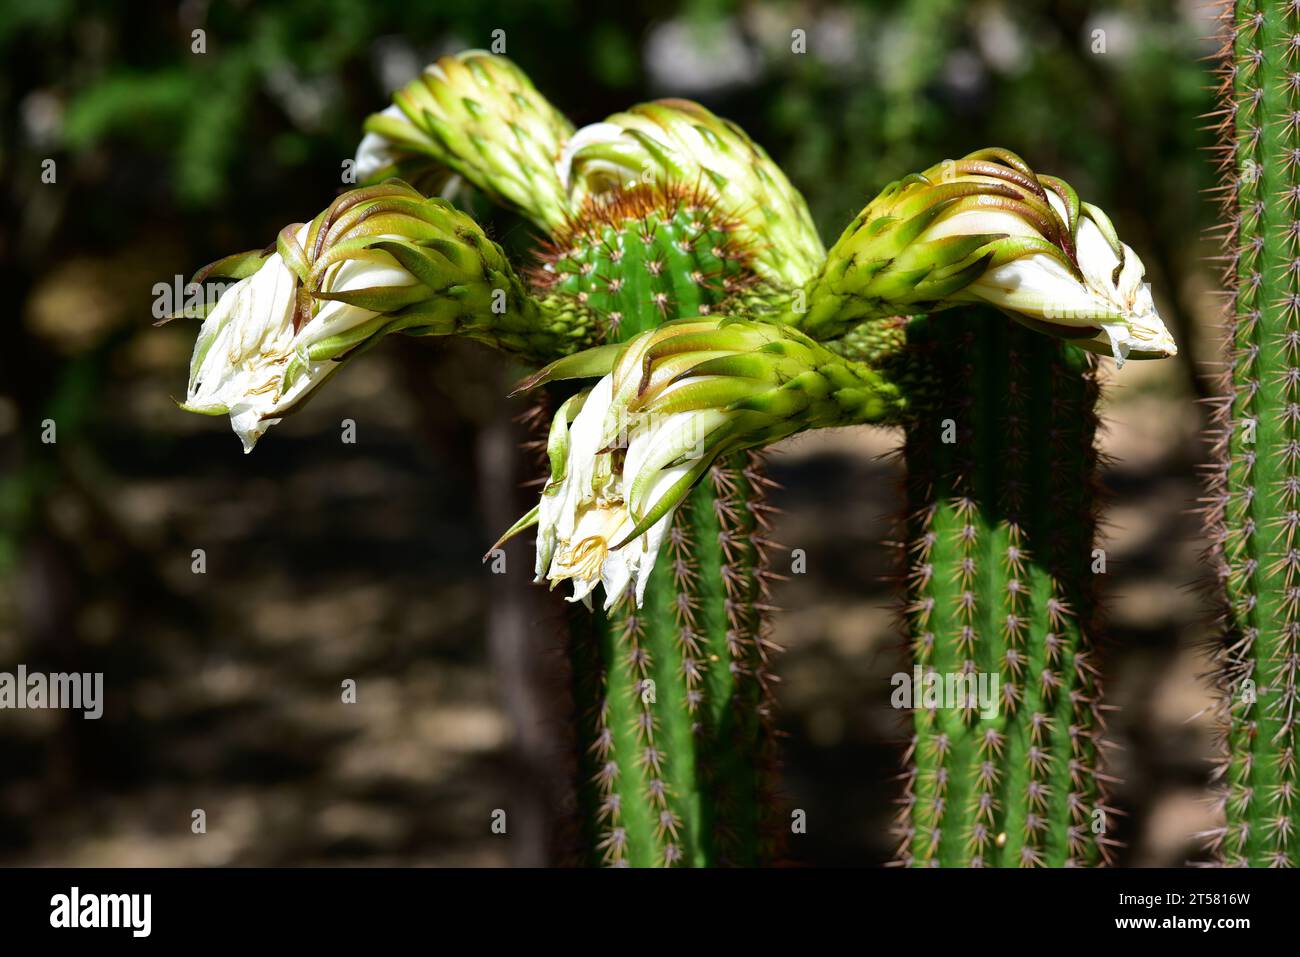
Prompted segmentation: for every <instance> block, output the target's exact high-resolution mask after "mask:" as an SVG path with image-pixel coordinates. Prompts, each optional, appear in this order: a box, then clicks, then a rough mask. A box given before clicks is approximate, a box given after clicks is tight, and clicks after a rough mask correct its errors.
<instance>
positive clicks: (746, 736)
mask: <svg viewBox="0 0 1300 957" xmlns="http://www.w3.org/2000/svg"><path fill="white" fill-rule="evenodd" d="M356 166H357V169H358V171H359V172H360V173H361V174H362V177H363V178H366V177H369V178H371V179H372V180H382V179H384V178H385V177H387V176H391V175H392V174H393V173H395V172H400V173H401V174H402V175H403V176H406V177H408V178H410V179H411V181H412V182H414V183H416V184H419V185H420V186H421V187H422V188H423V189H425V190H431V189H439V190H443V189H448V188H452V187H453V186H454V185H455V184H456V183H458V182H463V183H468V184H469V185H471V186H473V187H475V188H477V189H478V190H479V191H480V192H481V193H483V194H484V195H486V196H488V197H489V198H492V199H495V200H496V201H498V202H500V203H502V204H504V205H507V206H509V207H510V208H512V209H514V210H516V211H517V212H519V213H521V214H522V215H524V216H526V217H528V218H529V219H531V220H532V221H533V223H534V224H535V225H536V226H537V227H538V228H539V230H541V231H542V233H544V234H545V236H546V239H545V241H544V242H543V243H542V245H541V248H540V252H539V254H538V262H537V264H536V266H535V267H534V268H532V269H531V270H528V271H525V273H524V277H525V279H526V280H527V285H525V281H524V279H520V278H519V276H517V275H516V273H515V271H514V269H513V267H512V266H511V265H510V264H509V263H508V262H507V261H506V260H505V257H504V254H503V253H502V251H501V250H500V248H499V247H497V246H496V245H495V244H493V243H491V241H490V240H488V239H487V237H486V236H485V235H483V233H482V231H481V230H480V229H479V228H478V227H477V226H476V225H475V224H474V223H473V222H472V221H471V220H469V219H468V217H466V216H465V215H464V214H462V213H460V212H458V211H456V210H455V209H453V208H452V207H451V206H449V205H448V204H447V203H446V202H445V201H443V200H440V199H425V198H424V197H423V195H422V194H421V193H420V192H418V191H417V190H415V189H414V188H412V187H411V186H407V185H405V184H404V183H400V182H398V181H393V180H388V181H386V182H384V183H375V182H371V183H370V184H369V185H367V186H365V187H363V188H362V189H359V190H357V191H355V192H353V193H350V194H345V195H344V196H343V197H340V199H338V200H336V201H335V203H333V204H331V206H330V207H329V208H328V209H327V210H326V211H325V212H324V213H322V214H321V215H320V216H318V217H317V218H316V219H315V220H313V222H312V223H311V224H310V225H300V226H295V227H290V228H288V229H286V230H285V231H284V232H283V233H282V234H281V238H280V242H279V243H278V245H277V251H276V252H275V253H274V254H272V253H271V252H270V251H269V250H268V251H265V252H260V253H249V254H244V255H241V256H236V257H231V258H230V259H228V260H223V261H222V262H220V263H218V264H216V265H215V266H214V267H212V272H213V273H214V274H221V275H228V276H231V277H232V278H237V279H239V280H240V283H239V284H238V285H237V286H236V287H235V288H234V289H233V290H231V291H230V292H228V293H227V294H226V295H225V296H223V297H222V298H221V299H220V300H219V301H218V302H217V303H216V304H215V305H214V307H213V309H212V311H211V314H210V315H209V316H208V318H207V320H206V321H205V325H204V328H203V331H202V332H201V333H200V338H199V344H198V346H197V347H196V353H195V359H194V362H193V364H192V370H193V371H192V375H191V388H190V397H189V399H188V400H187V407H188V408H191V409H193V410H195V411H203V412H209V413H217V412H222V413H225V412H228V413H229V414H230V415H231V418H232V422H233V423H234V425H235V428H236V431H237V432H239V434H240V435H241V437H243V438H244V440H245V443H246V447H249V448H251V446H252V444H253V442H255V441H256V440H257V438H258V437H259V436H260V435H261V434H262V433H263V432H264V431H265V429H266V427H267V426H268V425H269V424H272V423H273V422H274V421H276V420H277V418H278V416H280V415H282V414H284V413H287V412H288V411H291V410H292V409H293V408H295V407H296V406H297V405H298V404H300V402H301V400H302V399H303V398H304V397H305V395H306V394H307V392H308V390H310V389H312V388H314V386H315V385H317V384H319V382H321V381H323V380H324V379H325V378H326V377H328V376H329V375H330V374H332V373H333V372H334V371H335V370H336V369H337V368H338V367H339V366H340V365H341V364H342V363H343V362H345V361H348V360H350V359H351V358H352V357H353V356H355V355H357V354H359V353H360V352H361V351H363V350H364V349H365V348H368V347H369V346H370V345H372V344H374V343H375V342H376V341H378V339H379V338H380V337H381V336H384V335H386V334H388V333H390V332H397V331H400V332H403V333H405V334H408V335H453V334H454V335H462V336H468V337H471V338H475V339H477V340H479V341H482V342H485V343H487V344H489V345H492V346H495V347H497V348H499V349H501V350H503V351H505V352H508V353H511V354H513V355H514V356H515V357H516V358H518V359H521V360H523V361H524V362H526V363H528V364H532V365H539V364H543V363H545V365H544V366H543V368H542V369H541V370H540V371H539V372H537V373H535V374H533V375H531V376H529V377H528V378H527V379H526V380H525V382H524V386H527V387H530V388H531V387H537V386H539V385H544V386H545V387H546V388H547V389H548V391H549V392H550V393H551V397H552V398H553V399H555V400H557V401H558V406H557V407H556V411H555V413H554V419H553V421H552V423H551V426H550V430H549V434H548V438H547V441H546V443H545V445H546V449H547V453H548V459H549V464H550V477H549V481H547V482H546V483H545V486H544V488H543V491H542V494H541V499H540V501H539V503H538V505H537V507H535V508H534V509H532V510H531V511H530V512H529V513H528V514H527V515H525V516H524V518H522V519H521V520H520V521H519V522H518V523H516V525H515V526H514V527H513V528H512V529H510V530H509V531H508V532H507V534H506V537H509V535H512V534H515V533H518V532H520V531H522V530H524V529H527V528H530V527H531V526H533V525H537V526H538V530H539V534H538V537H537V578H538V581H539V582H545V581H549V582H550V583H551V584H552V586H554V585H555V584H557V583H560V582H562V581H567V582H568V583H570V584H571V585H572V587H573V594H572V596H571V600H573V601H577V600H581V601H583V602H584V604H586V605H587V609H583V608H581V607H578V608H575V610H574V611H575V614H574V617H573V622H572V626H571V628H570V630H569V657H570V661H571V663H572V671H573V692H574V698H575V703H576V708H577V713H576V716H575V717H576V724H577V728H578V732H579V733H578V739H579V742H578V748H579V753H578V765H579V775H578V780H577V781H576V791H577V798H578V801H577V804H578V808H579V823H580V830H581V832H582V834H583V838H584V839H583V842H582V845H581V847H580V848H579V853H578V856H579V857H580V858H581V859H582V860H583V861H585V862H588V863H593V864H596V863H601V864H609V865H635V866H673V865H690V866H708V865H714V864H740V865H749V864H756V863H761V862H765V861H771V860H774V859H776V858H778V857H779V856H780V854H781V853H782V850H781V847H782V841H781V834H782V832H783V831H784V827H783V826H782V820H781V818H782V815H781V814H780V811H779V802H778V801H777V799H776V796H775V793H774V789H775V780H774V774H773V772H774V769H775V765H776V758H777V754H776V747H775V740H774V739H775V731H774V725H773V714H772V702H771V687H772V682H773V681H774V676H773V674H772V665H771V655H772V652H773V651H774V648H773V646H772V643H771V639H770V637H769V623H768V615H769V613H770V611H771V610H772V609H771V601H770V586H771V582H772V580H773V578H774V577H776V576H774V575H773V573H772V572H771V570H770V569H769V568H768V566H767V559H768V556H769V554H770V550H771V548H772V547H773V545H772V543H771V541H770V539H769V534H768V533H769V526H770V513H771V507H770V506H769V505H768V504H767V502H766V501H765V492H766V489H767V487H768V485H769V482H768V480H767V479H765V478H764V477H763V474H762V469H761V467H760V465H759V464H758V461H757V457H756V455H755V452H754V450H756V449H759V448H761V447H762V446H765V445H767V444H769V443H771V442H774V441H777V440H779V439H781V438H784V437H786V436H788V435H791V434H794V433H796V432H798V431H802V430H805V429H812V428H824V427H833V426H841V425H857V424H868V423H870V424H879V423H901V422H906V423H907V424H908V429H909V433H908V434H909V437H908V444H907V451H906V454H907V458H908V464H909V468H910V470H911V474H912V482H911V491H910V498H911V506H912V510H913V517H912V519H911V525H912V528H911V532H912V535H913V537H914V542H913V546H912V551H911V555H912V560H913V562H914V568H913V570H912V573H911V575H910V578H909V582H910V583H909V589H910V605H909V609H910V611H909V617H910V619H911V622H912V625H913V633H914V638H913V643H914V647H915V650H916V655H917V661H918V665H919V666H920V667H922V668H924V669H927V670H935V671H940V672H950V673H957V672H961V671H964V670H969V669H971V668H974V669H976V670H980V671H987V672H991V673H995V674H997V675H998V676H999V677H1000V678H1001V679H1002V684H1001V688H1000V690H1001V692H1002V695H1003V696H1002V698H1001V699H1000V700H999V708H998V710H997V714H996V715H994V716H992V717H988V716H985V717H978V716H976V715H973V714H971V713H970V712H969V710H962V709H957V710H954V711H951V712H947V711H945V712H939V711H937V710H929V711H925V710H923V711H920V712H918V714H917V727H916V739H917V740H916V743H915V746H914V748H913V749H912V755H913V760H914V764H913V770H912V772H911V773H910V775H909V777H908V782H909V784H908V792H907V799H906V807H905V821H904V828H903V829H904V832H905V835H906V841H905V846H904V848H903V850H902V854H901V856H902V858H903V859H906V860H915V861H918V862H927V863H932V864H940V863H941V864H963V863H986V864H995V865H996V864H1012V863H1015V864H1064V863H1091V862H1093V861H1094V860H1096V859H1097V857H1098V856H1100V852H1101V851H1102V850H1104V841H1103V840H1100V839H1094V837H1093V836H1092V833H1091V831H1090V829H1089V828H1088V824H1089V823H1090V821H1091V817H1092V815H1093V812H1094V811H1096V810H1097V809H1098V808H1099V806H1100V805H1099V801H1098V794H1099V791H1100V788H1099V782H1100V777H1099V775H1098V774H1097V772H1096V771H1095V762H1094V758H1095V755H1096V748H1097V742H1096V740H1095V734H1096V729H1097V726H1098V724H1099V722H1098V720H1097V701H1096V696H1097V688H1096V682H1095V676H1094V675H1093V673H1092V670H1091V666H1090V664H1089V658H1088V646H1087V641H1088V635H1087V626H1088V622H1089V617H1090V615H1091V611H1092V599H1091V593H1090V585H1089V582H1090V577H1089V572H1088V569H1087V564H1088V562H1089V560H1090V558H1091V556H1090V553H1089V547H1090V545H1091V540H1092V533H1093V528H1094V524H1095V519H1094V511H1093V506H1092V492H1091V484H1090V476H1091V473H1092V468H1093V464H1094V452H1093V445H1092V436H1093V431H1094V430H1095V426H1096V420H1095V415H1094V413H1093V403H1094V400H1095V383H1094V379H1093V376H1092V373H1091V367H1090V366H1089V364H1088V359H1087V357H1086V355H1085V353H1084V351H1082V350H1088V351H1091V352H1096V353H1100V354H1104V355H1113V356H1114V357H1115V359H1116V362H1117V363H1122V362H1123V361H1124V360H1125V359H1126V358H1153V357H1159V356H1164V355H1170V354H1172V353H1173V351H1174V347H1173V344H1172V342H1171V341H1170V340H1169V337H1168V334H1167V332H1166V331H1165V329H1164V327H1163V325H1162V324H1161V323H1160V320H1159V317H1158V316H1156V314H1155V310H1154V306H1153V305H1152V301H1151V296H1150V293H1149V290H1147V288H1146V287H1145V286H1144V285H1143V284H1142V283H1141V279H1142V274H1143V270H1142V264H1141V262H1140V260H1138V259H1137V257H1136V256H1135V255H1133V253H1132V250H1130V249H1128V247H1126V246H1124V245H1123V244H1122V243H1120V241H1119V239H1118V237H1117V236H1116V235H1115V231H1114V228H1113V227H1112V226H1111V224H1110V221H1109V220H1108V219H1107V218H1106V216H1105V214H1104V213H1102V212H1101V210H1099V209H1097V208H1096V207H1094V206H1090V205H1089V204H1087V203H1083V202H1081V201H1080V200H1079V197H1078V196H1077V195H1076V194H1075V192H1074V190H1073V189H1071V188H1070V187H1069V185H1068V184H1066V183H1064V182H1063V181H1061V180H1058V179H1055V178H1053V177H1046V176H1043V177H1040V176H1037V175H1036V174H1035V173H1034V172H1033V171H1032V170H1031V169H1030V168H1029V167H1028V166H1027V165H1026V164H1025V163H1024V161H1023V160H1021V159H1020V158H1019V157H1017V156H1015V155H1014V154H1012V153H1009V152H1007V151H1005V150H998V149H990V150H981V151H979V152H977V153H973V154H971V155H969V156H967V157H965V158H963V159H962V160H959V161H957V162H955V163H945V164H942V165H941V166H940V167H935V168H933V169H930V170H926V171H924V172H923V173H919V174H914V175H912V176H908V177H906V178H904V179H903V180H900V181H899V182H897V183H893V184H891V185H890V186H888V187H887V188H886V189H885V190H884V191H883V192H882V193H881V194H880V196H878V197H877V198H876V199H875V200H874V201H873V202H872V203H870V204H869V205H868V206H867V207H866V209H864V211H863V212H862V214H861V215H859V216H858V217H857V218H856V219H855V220H854V221H853V222H852V223H851V224H850V225H849V227H848V228H847V229H846V230H845V231H844V233H843V235H842V236H841V237H840V240H839V242H837V243H836V245H835V247H834V248H832V249H831V251H830V252H829V253H827V252H826V251H825V249H824V247H823V246H822V244H821V240H820V238H819V237H818V236H817V233H816V231H815V229H814V228H813V225H812V222H811V219H810V218H809V215H808V211H807V207H806V205H805V203H804V201H803V199H802V197H801V196H800V195H799V193H798V191H797V190H795V189H794V188H793V187H792V186H791V185H790V183H789V182H788V181H787V180H786V178H785V176H784V174H783V173H782V172H781V170H780V169H779V168H778V167H777V166H776V165H775V164H774V163H773V162H772V161H771V159H770V158H769V157H768V156H767V154H766V153H764V152H763V150H762V149H761V148H760V147H759V146H757V145H756V144H755V143H753V142H752V141H751V140H750V139H749V137H748V136H746V135H745V133H744V132H743V131H742V130H740V129H739V127H737V126H735V125H734V124H732V123H729V122H727V121H725V120H722V119H720V118H718V117H716V116H714V115H713V114H712V113H710V112H709V111H707V110H706V109H704V108H703V107H701V106H698V105H696V104H692V103H687V102H684V101H677V100H664V101H660V102H657V103H652V104H643V105H641V106H637V107H633V108H632V109H630V110H627V111H625V112H623V113H618V114H615V115H614V116H611V117H609V118H608V119H607V120H606V121H604V122H602V123H596V124H593V125H591V126H588V127H585V128H583V129H581V130H576V131H575V130H573V128H572V127H571V126H570V125H569V124H568V121H567V120H565V119H564V118H563V117H562V116H561V115H560V114H559V113H558V112H557V111H555V110H554V108H552V107H551V106H550V105H549V104H548V103H546V101H545V100H544V99H543V98H542V97H541V96H540V94H538V92H537V91H536V90H535V89H534V88H533V86H532V84H531V83H530V82H529V81H528V80H527V78H526V77H525V76H524V75H523V74H522V72H520V71H519V70H518V68H517V67H515V66H513V64H510V63H509V61H506V60H504V59H503V58H500V57H495V56H491V55H489V54H485V53H481V52H470V53H466V54H461V55H459V56H455V57H445V58H443V59H442V60H440V61H438V63H436V64H433V65H432V66H430V67H429V68H428V69H427V70H426V72H425V73H424V75H422V76H421V77H420V78H419V79H417V80H416V81H414V82H413V83H412V84H410V85H409V86H408V87H407V88H406V89H405V90H402V91H399V92H398V93H397V94H396V96H395V103H394V105H393V106H391V107H389V108H388V109H387V110H385V111H383V112H382V113H379V114H375V115H374V116H372V117H371V118H370V119H369V120H368V121H367V123H366V136H365V138H364V139H363V141H362V143H361V147H360V149H359V152H358V157H357V163H356ZM981 303H982V304H988V305H993V306H996V307H998V308H999V309H1001V310H1002V311H1003V312H1004V313H1005V314H1006V316H1010V317H1011V318H1012V319H1014V320H1016V321H1017V322H1019V323H1021V324H1022V325H1023V326H1026V327H1028V329H1027V330H1026V329H1021V328H1019V327H1016V326H1013V325H1011V324H1010V323H1008V322H1007V320H1006V318H1005V316H993V315H985V316H966V315H961V314H956V313H949V314H943V312H942V311H943V310H947V309H951V308H952V307H956V306H963V305H966V306H968V305H970V304H981ZM899 313H931V314H932V315H931V316H930V318H928V319H927V318H923V317H922V318H917V319H915V320H912V321H911V322H908V321H907V320H905V319H900V318H897V317H896V316H897V314H899ZM1030 330H1031V331H1030ZM1044 334H1046V335H1044ZM1058 339H1066V340H1069V341H1070V342H1072V343H1073V344H1072V345H1071V344H1061V343H1059V342H1058V341H1056V340H1058ZM822 340H825V342H823V341H822ZM588 347H590V348H588ZM594 377H600V378H599V381H598V382H597V383H596V384H595V385H594V386H591V387H576V388H575V386H574V385H573V382H572V380H576V379H586V378H594ZM945 418H951V419H952V420H953V430H954V436H955V437H956V438H957V441H956V443H955V444H951V445H950V444H949V443H948V442H947V441H945V440H944V439H942V438H940V437H939V436H938V435H937V434H936V432H935V428H936V424H937V423H940V422H942V420H943V419H945ZM629 426H631V427H632V428H629ZM1062 476H1068V477H1069V479H1070V480H1069V481H1062ZM598 586H599V587H601V588H602V590H603V593H602V595H601V598H602V601H601V602H599V603H596V602H593V601H592V597H593V592H594V591H595V589H596V588H597V587H598Z"/></svg>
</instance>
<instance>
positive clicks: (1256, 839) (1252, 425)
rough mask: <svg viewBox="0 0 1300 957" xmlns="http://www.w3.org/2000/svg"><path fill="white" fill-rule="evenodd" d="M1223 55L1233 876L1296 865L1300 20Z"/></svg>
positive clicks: (1226, 700)
mask: <svg viewBox="0 0 1300 957" xmlns="http://www.w3.org/2000/svg"><path fill="white" fill-rule="evenodd" d="M1230 12H1231V14H1232V18H1231V19H1230V20H1229V21H1228V22H1227V24H1226V26H1227V28H1228V30H1227V36H1226V41H1227V42H1226V44H1225V47H1224V51H1223V54H1224V70H1223V73H1224V84H1223V88H1222V97H1223V111H1222V118H1223V124H1222V135H1223V143H1224V148H1225V151H1224V157H1225V174H1226V177H1225V178H1226V187H1227V188H1226V191H1225V197H1226V206H1227V208H1226V213H1227V223H1228V226H1229V228H1230V231H1229V235H1228V241H1229V252H1230V256H1229V261H1230V266H1229V273H1228V285H1229V288H1230V290H1231V291H1232V293H1233V300H1232V308H1231V312H1230V316H1229V323H1228V342H1227V356H1226V358H1227V360H1228V361H1227V363H1226V366H1227V371H1226V373H1225V379H1224V383H1223V389H1222V394H1223V395H1224V397H1225V399H1224V404H1223V405H1222V406H1221V409H1220V421H1219V424H1220V431H1219V455H1218V468H1217V469H1216V470H1215V473H1214V474H1215V477H1216V482H1215V487H1214V490H1213V494H1212V496H1211V504H1210V511H1209V518H1210V524H1211V530H1212V534H1213V535H1214V539H1215V543H1216V546H1217V552H1218V558H1219V562H1218V566H1219V578H1220V581H1221V583H1222V586H1223V589H1224V595H1225V625H1226V628H1225V639H1224V642H1223V644H1222V646H1221V648H1220V654H1219V682H1220V687H1221V689H1222V691H1223V711H1222V719H1223V720H1222V734H1223V742H1222V743H1223V752H1222V755H1223V763H1222V766H1221V769H1220V773H1221V775H1222V782H1223V785H1224V787H1223V791H1222V800H1223V808H1224V813H1225V822H1224V824H1223V826H1222V827H1219V828H1217V829H1216V830H1215V831H1214V832H1213V833H1212V837H1213V839H1214V840H1213V843H1214V846H1215V849H1216V850H1217V853H1218V857H1219V860H1220V861H1221V862H1222V863H1226V864H1230V865H1239V866H1251V867H1266V866H1268V867H1283V866H1296V865H1297V864H1300V840H1298V838H1300V834H1297V833H1296V831H1297V813H1298V812H1297V808H1300V793H1298V792H1297V788H1298V787H1300V779H1298V770H1297V766H1296V760H1297V757H1296V747H1297V744H1298V743H1300V742H1298V741H1297V737H1298V736H1297V728H1296V703H1297V702H1296V698H1297V685H1296V681H1297V669H1298V659H1297V654H1298V653H1300V641H1298V638H1300V601H1298V598H1300V545H1298V544H1297V536H1296V532H1297V529H1298V528H1300V511H1298V509H1300V246H1298V245H1297V243H1298V242H1300V164H1298V163H1297V159H1298V158H1300V86H1297V82H1296V80H1297V77H1300V14H1298V13H1297V11H1296V7H1295V5H1294V4H1292V3H1289V2H1283V0H1267V2H1263V0H1242V2H1239V3H1237V4H1235V7H1234V8H1233V9H1232V10H1231V11H1230Z"/></svg>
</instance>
